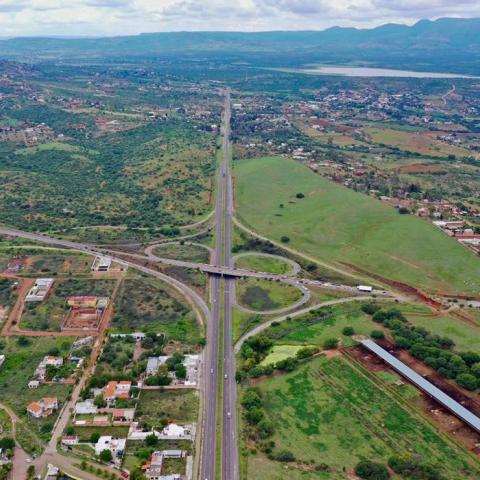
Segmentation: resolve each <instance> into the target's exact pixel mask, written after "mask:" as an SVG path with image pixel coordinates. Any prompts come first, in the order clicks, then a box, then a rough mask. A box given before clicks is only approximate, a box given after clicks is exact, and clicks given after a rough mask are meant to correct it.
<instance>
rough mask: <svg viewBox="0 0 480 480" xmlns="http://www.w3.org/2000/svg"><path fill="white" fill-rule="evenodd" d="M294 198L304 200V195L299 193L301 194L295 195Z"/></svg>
mask: <svg viewBox="0 0 480 480" xmlns="http://www.w3.org/2000/svg"><path fill="white" fill-rule="evenodd" d="M295 196H296V197H297V198H305V195H304V194H303V193H301V192H300V193H297V194H296V195H295Z"/></svg>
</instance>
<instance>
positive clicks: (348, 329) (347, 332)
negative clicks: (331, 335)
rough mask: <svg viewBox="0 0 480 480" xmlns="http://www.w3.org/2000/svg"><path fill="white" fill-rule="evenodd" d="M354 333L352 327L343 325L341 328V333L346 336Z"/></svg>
mask: <svg viewBox="0 0 480 480" xmlns="http://www.w3.org/2000/svg"><path fill="white" fill-rule="evenodd" d="M354 333H355V330H354V329H353V327H344V328H343V330H342V334H343V335H345V336H347V337H351V336H352V335H353V334H354Z"/></svg>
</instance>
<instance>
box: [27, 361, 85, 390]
mask: <svg viewBox="0 0 480 480" xmlns="http://www.w3.org/2000/svg"><path fill="white" fill-rule="evenodd" d="M67 361H68V365H69V367H70V368H69V369H68V372H69V373H71V375H68V376H67V375H65V376H61V375H56V376H54V377H53V378H50V379H47V372H48V368H49V367H52V368H54V369H58V368H61V367H63V366H64V365H65V360H64V359H63V357H58V356H55V355H46V356H45V357H43V359H42V360H41V362H40V363H39V364H38V366H37V368H36V369H35V373H34V376H35V378H34V379H33V380H31V381H30V382H29V383H28V388H38V386H39V385H40V384H43V383H46V382H47V380H48V383H67V384H74V383H75V382H76V378H75V375H76V371H77V370H78V369H79V368H80V367H81V366H82V365H83V361H84V358H83V357H75V356H69V357H68V360H67Z"/></svg>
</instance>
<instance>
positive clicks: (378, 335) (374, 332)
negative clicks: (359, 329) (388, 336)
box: [370, 330, 385, 340]
mask: <svg viewBox="0 0 480 480" xmlns="http://www.w3.org/2000/svg"><path fill="white" fill-rule="evenodd" d="M370 336H371V337H372V338H373V339H374V340H383V339H384V338H385V334H384V333H383V332H382V331H381V330H372V331H371V332H370Z"/></svg>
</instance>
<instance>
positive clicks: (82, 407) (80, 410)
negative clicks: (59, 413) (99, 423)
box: [75, 398, 98, 415]
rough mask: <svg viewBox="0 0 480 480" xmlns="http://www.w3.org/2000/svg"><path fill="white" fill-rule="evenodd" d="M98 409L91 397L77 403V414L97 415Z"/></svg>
mask: <svg viewBox="0 0 480 480" xmlns="http://www.w3.org/2000/svg"><path fill="white" fill-rule="evenodd" d="M97 411H98V408H97V406H96V405H95V404H94V403H93V400H92V399H89V398H88V399H87V400H85V401H83V402H77V403H76V404H75V414H76V415H95V414H96V413H97Z"/></svg>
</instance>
